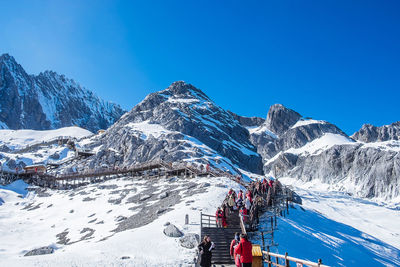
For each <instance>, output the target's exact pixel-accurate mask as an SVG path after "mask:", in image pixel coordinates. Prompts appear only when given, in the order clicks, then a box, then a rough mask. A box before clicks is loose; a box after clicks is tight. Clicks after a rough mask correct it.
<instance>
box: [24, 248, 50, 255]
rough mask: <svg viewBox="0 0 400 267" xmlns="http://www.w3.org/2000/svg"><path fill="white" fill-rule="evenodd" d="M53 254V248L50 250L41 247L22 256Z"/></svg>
mask: <svg viewBox="0 0 400 267" xmlns="http://www.w3.org/2000/svg"><path fill="white" fill-rule="evenodd" d="M53 252H54V248H52V247H41V248H36V249H33V250H31V251H29V252H27V253H26V254H25V255H24V256H37V255H45V254H51V253H53Z"/></svg>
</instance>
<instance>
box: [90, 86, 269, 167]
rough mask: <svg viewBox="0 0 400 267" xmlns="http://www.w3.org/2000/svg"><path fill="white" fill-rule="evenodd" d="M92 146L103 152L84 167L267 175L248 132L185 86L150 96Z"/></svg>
mask: <svg viewBox="0 0 400 267" xmlns="http://www.w3.org/2000/svg"><path fill="white" fill-rule="evenodd" d="M87 146H88V147H90V148H92V149H96V151H98V153H97V155H96V156H95V157H93V158H91V159H89V160H88V161H87V162H84V163H83V164H85V165H84V166H82V168H87V166H89V167H91V168H93V167H94V166H100V165H102V164H107V165H124V166H127V165H128V166H129V165H130V164H132V163H135V162H146V161H150V160H157V159H162V160H164V161H167V162H177V161H178V162H179V161H195V162H198V163H202V164H204V166H205V165H206V164H208V163H210V164H211V165H212V166H219V167H220V168H227V169H228V170H230V171H232V172H235V169H237V168H240V169H243V170H247V171H251V172H253V173H262V159H261V156H260V155H259V154H257V152H256V148H255V147H254V146H253V145H252V144H251V143H250V140H249V132H248V131H247V129H246V128H245V127H243V126H242V125H241V124H240V123H239V122H238V120H236V119H235V118H234V117H233V116H232V115H231V113H229V112H227V111H225V110H224V109H222V108H220V107H219V106H217V105H216V104H215V103H214V102H213V101H212V100H211V99H209V98H208V97H207V96H206V95H205V94H204V93H203V92H202V91H201V90H199V89H197V88H195V87H194V86H192V85H190V84H187V83H185V82H182V81H180V82H175V83H173V84H172V85H171V86H169V87H168V88H167V89H165V90H162V91H159V92H156V93H152V94H150V95H148V96H147V97H146V98H145V99H144V100H143V101H142V102H141V103H139V104H138V105H137V106H135V107H134V108H133V109H132V110H131V111H129V112H128V113H126V114H125V115H124V116H122V117H121V119H120V120H119V121H117V122H116V123H115V124H114V125H113V126H111V127H110V128H109V129H108V130H107V131H106V132H105V133H104V134H102V135H99V136H98V137H95V138H92V141H91V142H90V143H88V144H87Z"/></svg>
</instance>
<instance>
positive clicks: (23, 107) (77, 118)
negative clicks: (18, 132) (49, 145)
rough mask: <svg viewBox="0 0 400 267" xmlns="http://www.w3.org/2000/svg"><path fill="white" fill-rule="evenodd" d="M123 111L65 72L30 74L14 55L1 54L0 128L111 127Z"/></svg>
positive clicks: (96, 128) (93, 130) (93, 129)
mask: <svg viewBox="0 0 400 267" xmlns="http://www.w3.org/2000/svg"><path fill="white" fill-rule="evenodd" d="M124 112H125V111H124V110H122V109H121V107H120V106H118V105H116V104H113V103H110V102H105V101H103V100H101V99H100V98H98V97H97V96H96V95H95V94H93V93H92V92H91V91H88V90H86V89H85V88H82V87H81V86H80V85H79V84H78V83H76V82H75V81H74V80H71V79H68V78H66V77H65V76H64V75H59V74H57V73H55V72H52V71H45V72H43V73H40V74H39V75H37V76H34V75H28V74H27V73H26V72H25V70H24V69H23V68H22V66H21V65H19V64H18V63H17V62H16V61H15V59H14V58H13V57H12V56H10V55H8V54H3V55H2V56H0V128H9V129H34V130H46V129H55V128H60V127H65V126H73V125H78V126H80V127H82V128H85V129H88V130H90V131H92V132H95V131H97V130H99V129H106V128H108V127H109V126H110V125H111V124H113V123H114V122H115V121H116V120H118V119H119V118H120V117H121V115H122V114H123V113H124Z"/></svg>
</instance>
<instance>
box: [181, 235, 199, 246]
mask: <svg viewBox="0 0 400 267" xmlns="http://www.w3.org/2000/svg"><path fill="white" fill-rule="evenodd" d="M179 242H180V243H181V246H182V247H184V248H188V249H192V248H195V247H197V245H198V244H199V235H198V234H193V233H189V234H186V235H185V236H183V237H181V238H180V239H179Z"/></svg>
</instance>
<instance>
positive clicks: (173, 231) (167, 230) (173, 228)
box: [164, 224, 183, 237]
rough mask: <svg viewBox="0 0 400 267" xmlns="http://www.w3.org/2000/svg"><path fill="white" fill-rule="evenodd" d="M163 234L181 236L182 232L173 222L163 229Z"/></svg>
mask: <svg viewBox="0 0 400 267" xmlns="http://www.w3.org/2000/svg"><path fill="white" fill-rule="evenodd" d="M164 234H165V235H166V236H169V237H181V236H183V233H182V232H181V231H180V230H179V229H178V227H176V226H175V225H173V224H170V225H168V226H167V227H166V228H165V229H164Z"/></svg>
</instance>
